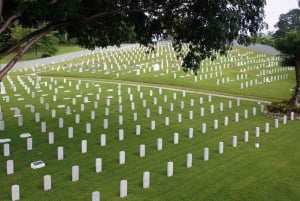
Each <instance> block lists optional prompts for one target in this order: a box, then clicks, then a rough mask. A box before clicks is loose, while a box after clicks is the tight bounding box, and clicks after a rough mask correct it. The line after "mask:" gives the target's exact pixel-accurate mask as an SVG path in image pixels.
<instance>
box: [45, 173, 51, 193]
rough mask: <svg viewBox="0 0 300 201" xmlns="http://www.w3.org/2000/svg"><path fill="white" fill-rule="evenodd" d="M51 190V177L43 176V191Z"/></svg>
mask: <svg viewBox="0 0 300 201" xmlns="http://www.w3.org/2000/svg"><path fill="white" fill-rule="evenodd" d="M49 190H51V176H50V175H45V176H44V191H49Z"/></svg>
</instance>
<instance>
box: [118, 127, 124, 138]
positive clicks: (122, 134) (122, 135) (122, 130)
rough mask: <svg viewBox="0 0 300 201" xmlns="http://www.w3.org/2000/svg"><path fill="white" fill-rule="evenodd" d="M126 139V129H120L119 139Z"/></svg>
mask: <svg viewBox="0 0 300 201" xmlns="http://www.w3.org/2000/svg"><path fill="white" fill-rule="evenodd" d="M123 140H124V129H121V128H120V129H119V141H123Z"/></svg>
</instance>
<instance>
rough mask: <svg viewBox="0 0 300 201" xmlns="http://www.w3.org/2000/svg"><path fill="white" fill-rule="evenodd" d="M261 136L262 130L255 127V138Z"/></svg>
mask: <svg viewBox="0 0 300 201" xmlns="http://www.w3.org/2000/svg"><path fill="white" fill-rule="evenodd" d="M259 135H260V129H259V127H255V137H259Z"/></svg>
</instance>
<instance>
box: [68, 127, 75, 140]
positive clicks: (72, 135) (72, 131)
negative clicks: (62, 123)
mask: <svg viewBox="0 0 300 201" xmlns="http://www.w3.org/2000/svg"><path fill="white" fill-rule="evenodd" d="M73 137H74V129H73V127H68V138H69V139H70V138H73Z"/></svg>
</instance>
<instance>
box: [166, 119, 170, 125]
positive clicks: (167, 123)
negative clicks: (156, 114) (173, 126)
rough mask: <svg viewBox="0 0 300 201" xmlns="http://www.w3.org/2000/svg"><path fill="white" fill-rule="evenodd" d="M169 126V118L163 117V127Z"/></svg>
mask: <svg viewBox="0 0 300 201" xmlns="http://www.w3.org/2000/svg"><path fill="white" fill-rule="evenodd" d="M169 125H170V118H169V117H165V126H169Z"/></svg>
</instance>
